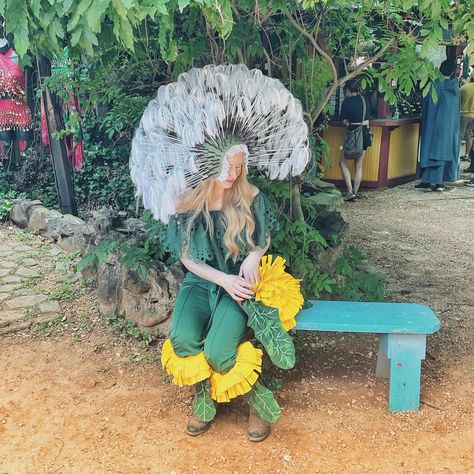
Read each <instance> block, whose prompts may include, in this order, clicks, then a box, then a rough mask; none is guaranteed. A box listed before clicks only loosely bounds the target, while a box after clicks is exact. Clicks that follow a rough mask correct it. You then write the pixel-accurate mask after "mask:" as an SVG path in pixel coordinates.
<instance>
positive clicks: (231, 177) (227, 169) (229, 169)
mask: <svg viewBox="0 0 474 474" xmlns="http://www.w3.org/2000/svg"><path fill="white" fill-rule="evenodd" d="M226 161H227V163H223V169H222V173H221V176H219V178H218V179H217V181H218V182H219V184H220V185H221V186H222V187H223V188H224V189H230V188H231V187H232V186H233V184H234V183H235V180H236V179H237V178H238V177H239V176H240V175H241V174H242V172H243V169H244V167H245V154H244V153H242V152H238V153H233V154H232V155H229V156H228V157H227V160H226Z"/></svg>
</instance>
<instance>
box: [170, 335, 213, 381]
mask: <svg viewBox="0 0 474 474" xmlns="http://www.w3.org/2000/svg"><path fill="white" fill-rule="evenodd" d="M161 365H162V367H163V369H164V370H166V372H168V374H172V375H173V383H175V384H176V385H178V386H179V387H183V386H184V385H194V384H195V383H198V382H201V380H205V379H208V378H209V377H210V376H211V366H210V365H209V364H208V362H207V360H206V358H205V356H204V352H199V353H198V354H194V355H190V356H187V357H179V356H177V355H176V353H175V352H174V349H173V346H172V345H171V341H170V340H169V339H166V341H165V342H164V344H163V348H162V349H161Z"/></svg>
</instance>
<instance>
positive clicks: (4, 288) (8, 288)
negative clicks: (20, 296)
mask: <svg viewBox="0 0 474 474" xmlns="http://www.w3.org/2000/svg"><path fill="white" fill-rule="evenodd" d="M19 286H20V285H19V284H18V283H17V284H10V285H0V293H10V292H11V291H13V290H16V289H17V288H18V287H19Z"/></svg>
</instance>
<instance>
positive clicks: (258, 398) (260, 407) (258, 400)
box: [248, 382, 281, 423]
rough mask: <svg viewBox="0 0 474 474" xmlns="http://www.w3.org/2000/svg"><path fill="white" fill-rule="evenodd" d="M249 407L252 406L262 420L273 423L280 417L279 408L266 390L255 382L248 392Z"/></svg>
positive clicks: (270, 392)
mask: <svg viewBox="0 0 474 474" xmlns="http://www.w3.org/2000/svg"><path fill="white" fill-rule="evenodd" d="M248 400H249V405H251V406H253V407H254V408H255V410H256V411H257V413H258V415H259V416H260V418H261V419H262V420H265V421H268V422H269V423H275V422H276V421H278V420H279V418H280V416H281V408H280V406H279V405H278V402H277V401H276V400H275V397H274V396H273V393H272V391H271V390H268V388H266V387H264V386H263V385H261V384H260V383H258V382H255V384H254V386H253V387H252V390H251V391H250V392H249V398H248Z"/></svg>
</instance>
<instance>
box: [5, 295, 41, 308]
mask: <svg viewBox="0 0 474 474" xmlns="http://www.w3.org/2000/svg"><path fill="white" fill-rule="evenodd" d="M47 299H48V297H47V296H46V295H26V296H17V297H16V298H12V299H11V300H8V301H5V306H6V307H7V308H8V309H19V308H32V307H33V306H36V305H37V304H40V303H43V301H46V300H47Z"/></svg>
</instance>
